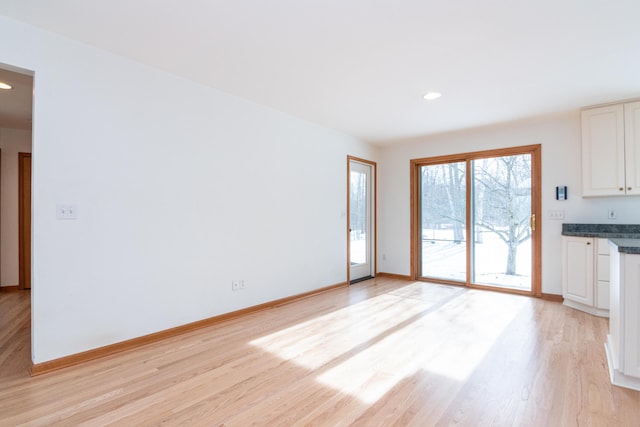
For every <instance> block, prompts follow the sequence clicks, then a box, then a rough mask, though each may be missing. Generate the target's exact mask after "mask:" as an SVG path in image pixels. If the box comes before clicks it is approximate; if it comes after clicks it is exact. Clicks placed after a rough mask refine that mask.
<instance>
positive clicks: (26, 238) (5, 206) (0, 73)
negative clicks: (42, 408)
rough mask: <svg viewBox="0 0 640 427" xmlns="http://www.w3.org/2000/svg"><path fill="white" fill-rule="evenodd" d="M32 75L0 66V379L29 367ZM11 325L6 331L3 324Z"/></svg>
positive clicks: (31, 243) (6, 66) (14, 68)
mask: <svg viewBox="0 0 640 427" xmlns="http://www.w3.org/2000/svg"><path fill="white" fill-rule="evenodd" d="M33 76H34V73H33V72H31V71H28V70H24V69H20V68H18V67H13V66H10V65H6V64H0V81H2V82H5V83H7V84H8V85H10V86H11V89H7V90H2V92H1V93H0V150H1V151H2V156H1V157H0V164H1V166H0V241H1V244H0V291H1V292H0V306H2V307H3V308H10V309H8V310H6V311H5V313H6V314H9V315H8V316H5V317H4V318H3V319H2V324H0V329H3V330H5V331H7V330H11V331H12V333H11V334H5V336H4V337H3V338H4V341H3V342H2V343H0V344H2V345H0V348H2V349H3V351H2V352H1V353H0V357H2V358H3V360H5V362H4V363H3V364H2V366H1V367H2V372H0V377H1V376H3V375H4V374H7V373H11V372H23V368H25V369H26V370H29V369H30V368H31V364H32V353H31V337H32V335H33V330H32V329H33V323H32V322H31V301H32V300H33V293H32V292H30V289H31V285H32V283H31V272H32V266H31V254H32V245H33V239H32V233H31V230H32V228H31V214H32V208H31V193H32V191H31V190H32V183H31V176H32V173H31V152H32V116H33V93H34V90H33V88H34V77H33ZM7 325H10V329H9V328H7V327H6V326H7Z"/></svg>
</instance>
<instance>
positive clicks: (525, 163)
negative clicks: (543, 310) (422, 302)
mask: <svg viewBox="0 0 640 427" xmlns="http://www.w3.org/2000/svg"><path fill="white" fill-rule="evenodd" d="M411 174H412V179H411V184H412V190H411V193H412V207H411V215H412V221H411V224H412V233H411V235H412V237H411V239H412V248H411V252H412V255H411V260H412V266H411V268H412V277H413V278H415V279H416V280H425V281H433V282H440V283H450V284H462V285H465V286H468V287H479V288H491V289H499V290H503V291H507V292H513V293H522V294H527V295H536V296H540V295H541V285H540V261H539V260H540V256H541V252H540V248H541V246H540V235H541V234H540V224H539V222H538V223H537V222H536V213H538V212H540V145H534V146H525V147H515V148H509V149H500V150H491V151H483V152H474V153H465V154H459V155H453V156H442V157H436V158H427V159H417V160H412V161H411Z"/></svg>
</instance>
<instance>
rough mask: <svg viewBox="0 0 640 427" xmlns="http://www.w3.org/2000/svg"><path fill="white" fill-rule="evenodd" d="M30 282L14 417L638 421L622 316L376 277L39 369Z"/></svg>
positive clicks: (9, 348) (11, 309)
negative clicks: (625, 364) (620, 359)
mask: <svg viewBox="0 0 640 427" xmlns="http://www.w3.org/2000/svg"><path fill="white" fill-rule="evenodd" d="M29 327H30V326H29V293H28V292H9V293H0V425H1V426H18V425H33V426H39V425H65V426H76V425H86V426H104V425H122V426H138V425H143V426H146V425H169V426H174V425H175V426H178V425H179V426H186V425H188V426H199V425H202V426H248V425H268V426H290V425H318V426H346V425H357V426H392V425H398V426H405V425H407V426H413V425H415V426H435V425H456V426H638V425H640V392H635V391H631V390H626V389H623V388H618V387H614V386H612V385H611V384H610V383H609V378H608V371H607V366H606V360H605V355H604V348H603V343H604V341H605V336H606V333H607V327H608V326H607V320H606V319H601V318H597V317H593V316H591V315H588V314H585V313H581V312H579V311H575V310H572V309H569V308H566V307H564V306H562V305H561V304H559V303H555V302H549V301H543V300H538V299H533V298H528V297H522V296H516V295H506V294H501V293H494V292H489V291H480V290H467V289H464V288H458V287H452V286H443V285H436V284H427V283H420V282H405V281H399V280H394V279H388V278H376V279H372V280H368V281H366V282H361V283H358V284H355V285H352V286H350V287H349V288H346V289H337V290H333V291H330V292H327V293H325V294H322V295H319V296H314V297H310V298H306V299H304V300H301V301H297V302H294V303H290V304H286V305H282V306H279V307H275V308H272V309H269V310H265V311H262V312H258V313H254V314H251V315H248V316H246V317H243V318H240V319H235V320H231V321H228V322H225V323H222V324H220V325H217V326H214V327H210V328H206V329H202V330H198V331H194V332H191V333H188V334H185V335H182V336H180V337H175V338H171V339H167V340H165V341H163V342H158V343H155V344H151V345H148V346H145V347H141V348H139V349H136V350H132V351H128V352H125V353H121V354H118V355H114V356H110V357H107V358H104V359H101V360H96V361H92V362H88V363H85V364H82V365H78V366H75V367H71V368H67V369H64V370H60V371H56V372H52V373H49V374H45V375H42V376H38V377H33V378H32V377H30V376H29V374H28V368H29V366H30V362H29V358H30V348H29V345H30V344H29Z"/></svg>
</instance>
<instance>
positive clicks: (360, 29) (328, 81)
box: [0, 0, 640, 144]
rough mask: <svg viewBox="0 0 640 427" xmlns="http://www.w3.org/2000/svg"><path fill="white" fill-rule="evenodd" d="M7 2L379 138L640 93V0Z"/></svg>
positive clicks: (126, 51) (25, 17)
mask: <svg viewBox="0 0 640 427" xmlns="http://www.w3.org/2000/svg"><path fill="white" fill-rule="evenodd" d="M0 14H3V15H6V16H8V17H10V18H13V19H16V20H19V21H24V22H27V23H29V24H32V25H34V26H37V27H41V28H44V29H47V30H50V31H53V32H56V33H60V34H63V35H66V36H68V37H71V38H74V39H77V40H80V41H82V42H85V43H87V44H91V45H94V46H97V47H100V48H103V49H106V50H109V51H112V52H115V53H117V54H120V55H122V56H125V57H129V58H132V59H135V60H137V61H140V62H143V63H146V64H149V65H152V66H155V67H158V68H161V69H164V70H166V71H168V72H171V73H173V74H176V75H179V76H182V77H185V78H187V79H191V80H194V81H197V82H200V83H203V84H205V85H209V86H212V87H215V88H217V89H219V90H221V91H224V92H227V93H230V94H234V95H237V96H240V97H242V98H245V99H248V100H251V101H253V102H256V103H258V104H262V105H266V106H269V107H272V108H275V109H277V110H281V111H283V112H286V113H289V114H291V115H294V116H297V117H300V118H303V119H306V120H309V121H311V122H315V123H318V124H321V125H324V126H327V127H330V128H334V129H337V130H340V131H343V132H345V133H347V134H350V135H353V136H355V137H357V138H360V139H363V140H365V141H369V142H373V143H379V144H384V143H391V142H393V141H399V140H404V139H410V138H416V137H420V136H424V135H429V134H434V133H441V132H447V131H452V130H458V129H464V128H471V127H477V126H484V125H490V124H495V123H502V122H507V121H512V120H518V119H523V118H527V117H533V116H540V115H546V114H553V113H557V112H564V111H568V110H573V109H578V108H580V107H583V106H586V105H593V104H599V103H605V102H612V101H617V100H623V99H630V98H635V97H639V96H640V25H638V23H637V21H638V16H640V1H638V0H536V1H530V0H483V1H478V0H455V1H442V0H438V1H436V0H269V1H265V0H180V1H178V0H109V1H98V0H91V1H87V0H57V1H55V2H54V1H50V0H20V1H15V0H0ZM431 90H437V91H440V92H442V93H443V96H442V98H440V99H438V100H435V101H430V102H426V101H425V100H423V98H422V95H423V94H424V93H425V92H427V91H431Z"/></svg>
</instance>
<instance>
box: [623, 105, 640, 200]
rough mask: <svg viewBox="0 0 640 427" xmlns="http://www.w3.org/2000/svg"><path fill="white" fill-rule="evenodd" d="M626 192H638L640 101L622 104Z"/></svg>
mask: <svg viewBox="0 0 640 427" xmlns="http://www.w3.org/2000/svg"><path fill="white" fill-rule="evenodd" d="M624 140H625V146H624V147H625V148H624V149H625V169H626V171H625V176H626V187H625V189H626V193H627V194H640V101H638V102H629V103H627V104H624Z"/></svg>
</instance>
